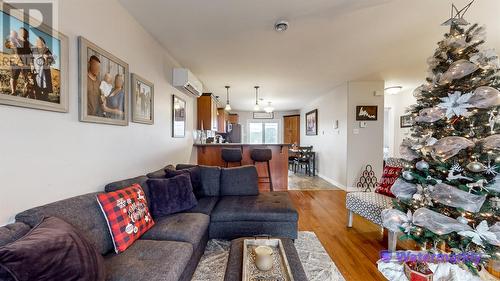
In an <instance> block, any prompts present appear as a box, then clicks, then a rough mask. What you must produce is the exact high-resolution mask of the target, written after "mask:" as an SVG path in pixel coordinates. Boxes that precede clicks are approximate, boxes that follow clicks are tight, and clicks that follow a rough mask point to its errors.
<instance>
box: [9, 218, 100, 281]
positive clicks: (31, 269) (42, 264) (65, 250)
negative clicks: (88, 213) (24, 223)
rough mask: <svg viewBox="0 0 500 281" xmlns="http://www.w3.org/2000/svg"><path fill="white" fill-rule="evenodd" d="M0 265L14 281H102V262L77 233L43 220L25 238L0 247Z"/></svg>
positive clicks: (60, 222)
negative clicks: (61, 280)
mask: <svg viewBox="0 0 500 281" xmlns="http://www.w3.org/2000/svg"><path fill="white" fill-rule="evenodd" d="M0 264H1V267H2V268H5V269H6V270H7V271H8V272H10V273H11V274H12V276H13V277H14V278H15V280H18V281H29V280H60V278H61V277H62V276H64V278H65V280H79V281H104V277H105V269H104V261H103V258H102V256H101V254H99V253H98V252H97V251H96V249H95V248H94V246H93V245H92V244H91V243H90V242H89V241H87V239H86V238H85V237H83V235H81V233H79V231H78V230H76V229H75V228H74V227H72V226H71V225H70V224H68V223H67V222H65V221H63V220H61V219H59V218H56V217H47V218H44V219H43V221H41V222H40V223H39V224H38V225H36V226H35V227H34V228H33V229H31V230H30V231H29V232H28V233H27V234H26V235H25V236H23V237H21V238H19V239H18V240H16V241H14V242H12V243H9V244H7V245H5V246H3V247H0Z"/></svg>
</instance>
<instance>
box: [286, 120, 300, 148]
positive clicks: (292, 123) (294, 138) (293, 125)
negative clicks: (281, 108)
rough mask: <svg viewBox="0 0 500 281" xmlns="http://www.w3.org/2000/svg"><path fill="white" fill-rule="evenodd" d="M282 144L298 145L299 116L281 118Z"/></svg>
mask: <svg viewBox="0 0 500 281" xmlns="http://www.w3.org/2000/svg"><path fill="white" fill-rule="evenodd" d="M283 142H284V143H291V144H294V143H295V144H297V145H300V115H289V116H284V117H283Z"/></svg>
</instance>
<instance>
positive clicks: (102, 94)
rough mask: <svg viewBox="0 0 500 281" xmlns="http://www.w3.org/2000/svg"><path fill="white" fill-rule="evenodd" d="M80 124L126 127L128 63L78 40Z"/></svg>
mask: <svg viewBox="0 0 500 281" xmlns="http://www.w3.org/2000/svg"><path fill="white" fill-rule="evenodd" d="M78 47H79V50H78V51H79V68H80V73H79V78H80V81H79V82H80V83H79V87H80V121H82V122H92V123H101V124H110V125H121V126H127V125H128V116H129V106H128V102H129V99H128V93H129V90H128V87H129V85H130V84H129V72H128V64H127V63H125V62H124V61H122V60H120V59H119V58H117V57H115V56H113V55H112V54H110V53H108V52H107V51H105V50H103V49H101V48H99V47H98V46H97V45H95V44H94V43H92V42H90V41H88V40H87V39H85V38H83V37H81V36H80V37H78Z"/></svg>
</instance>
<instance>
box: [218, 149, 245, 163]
mask: <svg viewBox="0 0 500 281" xmlns="http://www.w3.org/2000/svg"><path fill="white" fill-rule="evenodd" d="M221 156H222V160H224V162H225V163H226V168H227V167H228V166H229V163H230V162H232V163H238V162H239V163H240V166H241V160H242V159H243V155H242V153H241V149H239V148H223V149H222V150H221Z"/></svg>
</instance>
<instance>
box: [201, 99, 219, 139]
mask: <svg viewBox="0 0 500 281" xmlns="http://www.w3.org/2000/svg"><path fill="white" fill-rule="evenodd" d="M217 107H218V106H217V99H216V98H215V96H214V95H213V94H211V93H204V94H203V95H202V96H201V97H199V98H198V122H197V128H198V130H201V129H202V128H203V129H204V130H211V131H217V129H218V124H217V123H218V120H217V114H218V111H217Z"/></svg>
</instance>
